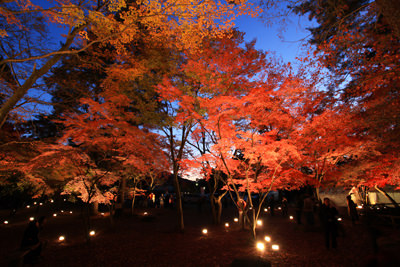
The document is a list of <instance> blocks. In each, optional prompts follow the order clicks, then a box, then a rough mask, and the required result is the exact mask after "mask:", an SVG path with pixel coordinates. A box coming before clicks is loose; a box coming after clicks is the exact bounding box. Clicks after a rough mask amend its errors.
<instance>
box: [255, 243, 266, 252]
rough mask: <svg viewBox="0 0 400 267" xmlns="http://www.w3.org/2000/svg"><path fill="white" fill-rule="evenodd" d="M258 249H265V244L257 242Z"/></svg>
mask: <svg viewBox="0 0 400 267" xmlns="http://www.w3.org/2000/svg"><path fill="white" fill-rule="evenodd" d="M257 249H258V250H259V251H264V250H265V245H264V243H263V242H257Z"/></svg>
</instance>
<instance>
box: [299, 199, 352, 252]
mask: <svg viewBox="0 0 400 267" xmlns="http://www.w3.org/2000/svg"><path fill="white" fill-rule="evenodd" d="M346 201H347V206H348V213H349V217H350V218H351V220H352V223H353V224H355V222H356V221H358V219H359V217H358V212H357V205H356V204H355V203H354V201H353V200H352V199H351V195H348V196H347V197H346ZM295 211H296V221H297V223H298V224H302V217H303V214H304V218H305V221H306V226H307V227H312V226H313V225H314V224H315V221H314V218H315V217H314V214H315V212H317V213H318V217H319V220H320V223H321V226H322V228H323V232H324V237H325V246H326V248H328V249H329V248H336V247H337V242H336V237H337V236H338V231H339V230H340V229H341V228H340V227H339V221H338V219H339V217H338V216H339V212H338V210H337V209H336V207H335V205H334V204H333V202H332V201H331V200H330V199H329V198H324V199H323V202H322V203H321V204H320V205H318V204H317V203H316V201H315V199H314V197H313V196H311V195H308V194H306V195H304V196H303V197H299V198H298V199H297V201H296V203H295Z"/></svg>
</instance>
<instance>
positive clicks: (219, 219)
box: [216, 197, 222, 225]
mask: <svg viewBox="0 0 400 267" xmlns="http://www.w3.org/2000/svg"><path fill="white" fill-rule="evenodd" d="M221 199H222V197H218V198H217V199H216V204H217V214H216V215H217V217H216V219H217V224H218V225H219V224H221V215H222V202H221Z"/></svg>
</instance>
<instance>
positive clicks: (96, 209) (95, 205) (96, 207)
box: [91, 201, 99, 215]
mask: <svg viewBox="0 0 400 267" xmlns="http://www.w3.org/2000/svg"><path fill="white" fill-rule="evenodd" d="M91 206H92V213H91V214H92V215H97V214H99V202H97V201H95V202H93V203H92V205H91Z"/></svg>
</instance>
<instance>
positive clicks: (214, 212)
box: [210, 194, 219, 224]
mask: <svg viewBox="0 0 400 267" xmlns="http://www.w3.org/2000/svg"><path fill="white" fill-rule="evenodd" d="M216 203H217V201H216V197H215V196H214V195H212V194H210V204H211V213H212V217H213V223H214V224H219V223H218V214H217V210H216V208H215V205H216Z"/></svg>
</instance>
